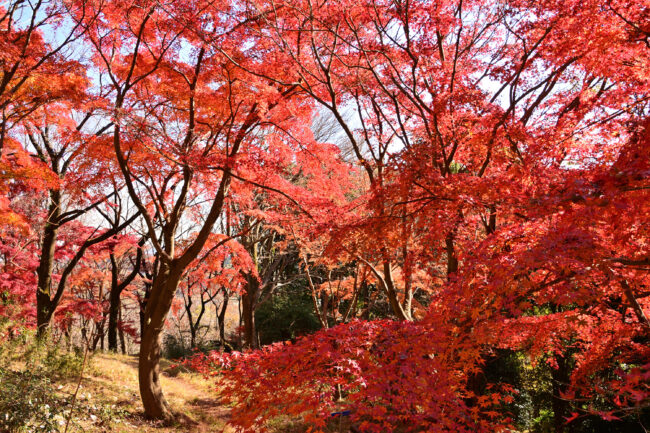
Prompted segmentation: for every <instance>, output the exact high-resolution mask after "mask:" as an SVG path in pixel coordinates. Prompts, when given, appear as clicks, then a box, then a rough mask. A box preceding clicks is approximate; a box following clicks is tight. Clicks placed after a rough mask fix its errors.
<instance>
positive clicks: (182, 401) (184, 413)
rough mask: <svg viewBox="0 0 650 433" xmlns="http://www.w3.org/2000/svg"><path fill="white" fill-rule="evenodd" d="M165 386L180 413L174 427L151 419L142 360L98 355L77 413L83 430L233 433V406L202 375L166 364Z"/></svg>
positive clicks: (70, 385) (65, 388) (76, 427)
mask: <svg viewBox="0 0 650 433" xmlns="http://www.w3.org/2000/svg"><path fill="white" fill-rule="evenodd" d="M161 370H162V372H163V374H162V378H161V382H162V388H163V391H164V393H165V396H166V398H167V400H168V401H169V403H170V405H171V406H172V408H173V410H174V411H175V412H177V413H178V415H179V417H178V419H179V421H178V424H177V425H174V426H161V425H159V424H156V423H155V422H151V421H149V420H146V419H145V418H144V416H143V411H142V403H141V402H140V395H139V391H138V371H137V358H136V357H133V356H124V355H109V354H97V355H95V356H94V357H93V358H92V362H91V365H90V366H89V367H88V368H87V369H86V372H85V373H84V378H83V381H82V388H81V389H80V391H79V405H78V409H77V411H76V412H75V416H74V419H75V425H74V428H73V429H71V431H77V432H121V433H131V432H156V433H171V432H180V431H183V432H184V431H193V432H229V431H232V430H231V429H230V428H228V427H226V422H227V420H228V412H229V411H228V408H227V407H225V406H223V405H221V404H220V403H219V400H218V396H217V395H216V392H215V391H214V383H213V382H212V381H207V380H205V378H203V377H202V376H201V375H198V374H195V373H189V372H185V371H179V369H174V368H171V363H170V362H169V361H163V362H162V363H161ZM74 386H75V383H66V384H65V385H63V387H62V388H61V389H60V391H61V392H63V393H66V392H72V391H73V390H74Z"/></svg>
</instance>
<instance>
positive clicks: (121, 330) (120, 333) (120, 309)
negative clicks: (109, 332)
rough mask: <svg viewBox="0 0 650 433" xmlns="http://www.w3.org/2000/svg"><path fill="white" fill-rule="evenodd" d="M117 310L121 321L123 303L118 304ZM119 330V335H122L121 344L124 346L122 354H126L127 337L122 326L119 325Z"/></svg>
mask: <svg viewBox="0 0 650 433" xmlns="http://www.w3.org/2000/svg"><path fill="white" fill-rule="evenodd" d="M117 311H118V322H121V321H122V305H121V304H120V305H119V306H118V310H117ZM118 332H119V335H120V346H121V347H122V355H126V342H125V339H124V330H123V329H122V328H121V327H119V328H118Z"/></svg>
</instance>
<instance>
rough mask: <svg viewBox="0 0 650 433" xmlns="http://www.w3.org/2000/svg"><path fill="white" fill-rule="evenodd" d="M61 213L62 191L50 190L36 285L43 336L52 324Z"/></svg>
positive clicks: (40, 328) (37, 304)
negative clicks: (55, 253) (56, 251)
mask: <svg viewBox="0 0 650 433" xmlns="http://www.w3.org/2000/svg"><path fill="white" fill-rule="evenodd" d="M60 215H61V193H60V192H59V191H50V206H49V209H48V213H47V221H46V222H45V228H44V229H43V242H42V244H41V257H40V259H39V263H38V269H37V271H36V272H37V275H38V283H37V286H36V326H37V335H38V336H39V337H42V336H43V335H44V334H45V332H46V331H47V328H48V327H49V325H50V320H51V318H52V310H53V308H54V305H52V300H51V298H50V288H51V285H52V267H53V265H54V252H55V249H56V238H57V234H58V230H59V226H58V219H59V217H60Z"/></svg>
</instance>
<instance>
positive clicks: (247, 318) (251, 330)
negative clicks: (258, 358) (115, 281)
mask: <svg viewBox="0 0 650 433" xmlns="http://www.w3.org/2000/svg"><path fill="white" fill-rule="evenodd" d="M246 280H247V283H246V292H245V293H244V294H243V295H242V318H243V321H244V342H243V346H244V348H247V349H257V348H258V345H257V330H256V329H255V308H256V304H257V296H258V292H259V281H257V279H255V277H254V276H253V275H251V274H248V275H247V276H246Z"/></svg>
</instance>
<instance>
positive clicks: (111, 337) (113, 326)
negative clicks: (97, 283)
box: [108, 286, 120, 352]
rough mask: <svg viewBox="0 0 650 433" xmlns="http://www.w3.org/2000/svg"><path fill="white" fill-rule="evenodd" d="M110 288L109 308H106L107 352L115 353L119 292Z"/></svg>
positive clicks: (114, 288)
mask: <svg viewBox="0 0 650 433" xmlns="http://www.w3.org/2000/svg"><path fill="white" fill-rule="evenodd" d="M118 289H119V287H118V286H111V293H110V301H109V302H110V306H109V307H108V350H110V351H111V352H117V324H118V317H119V314H120V290H118Z"/></svg>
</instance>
